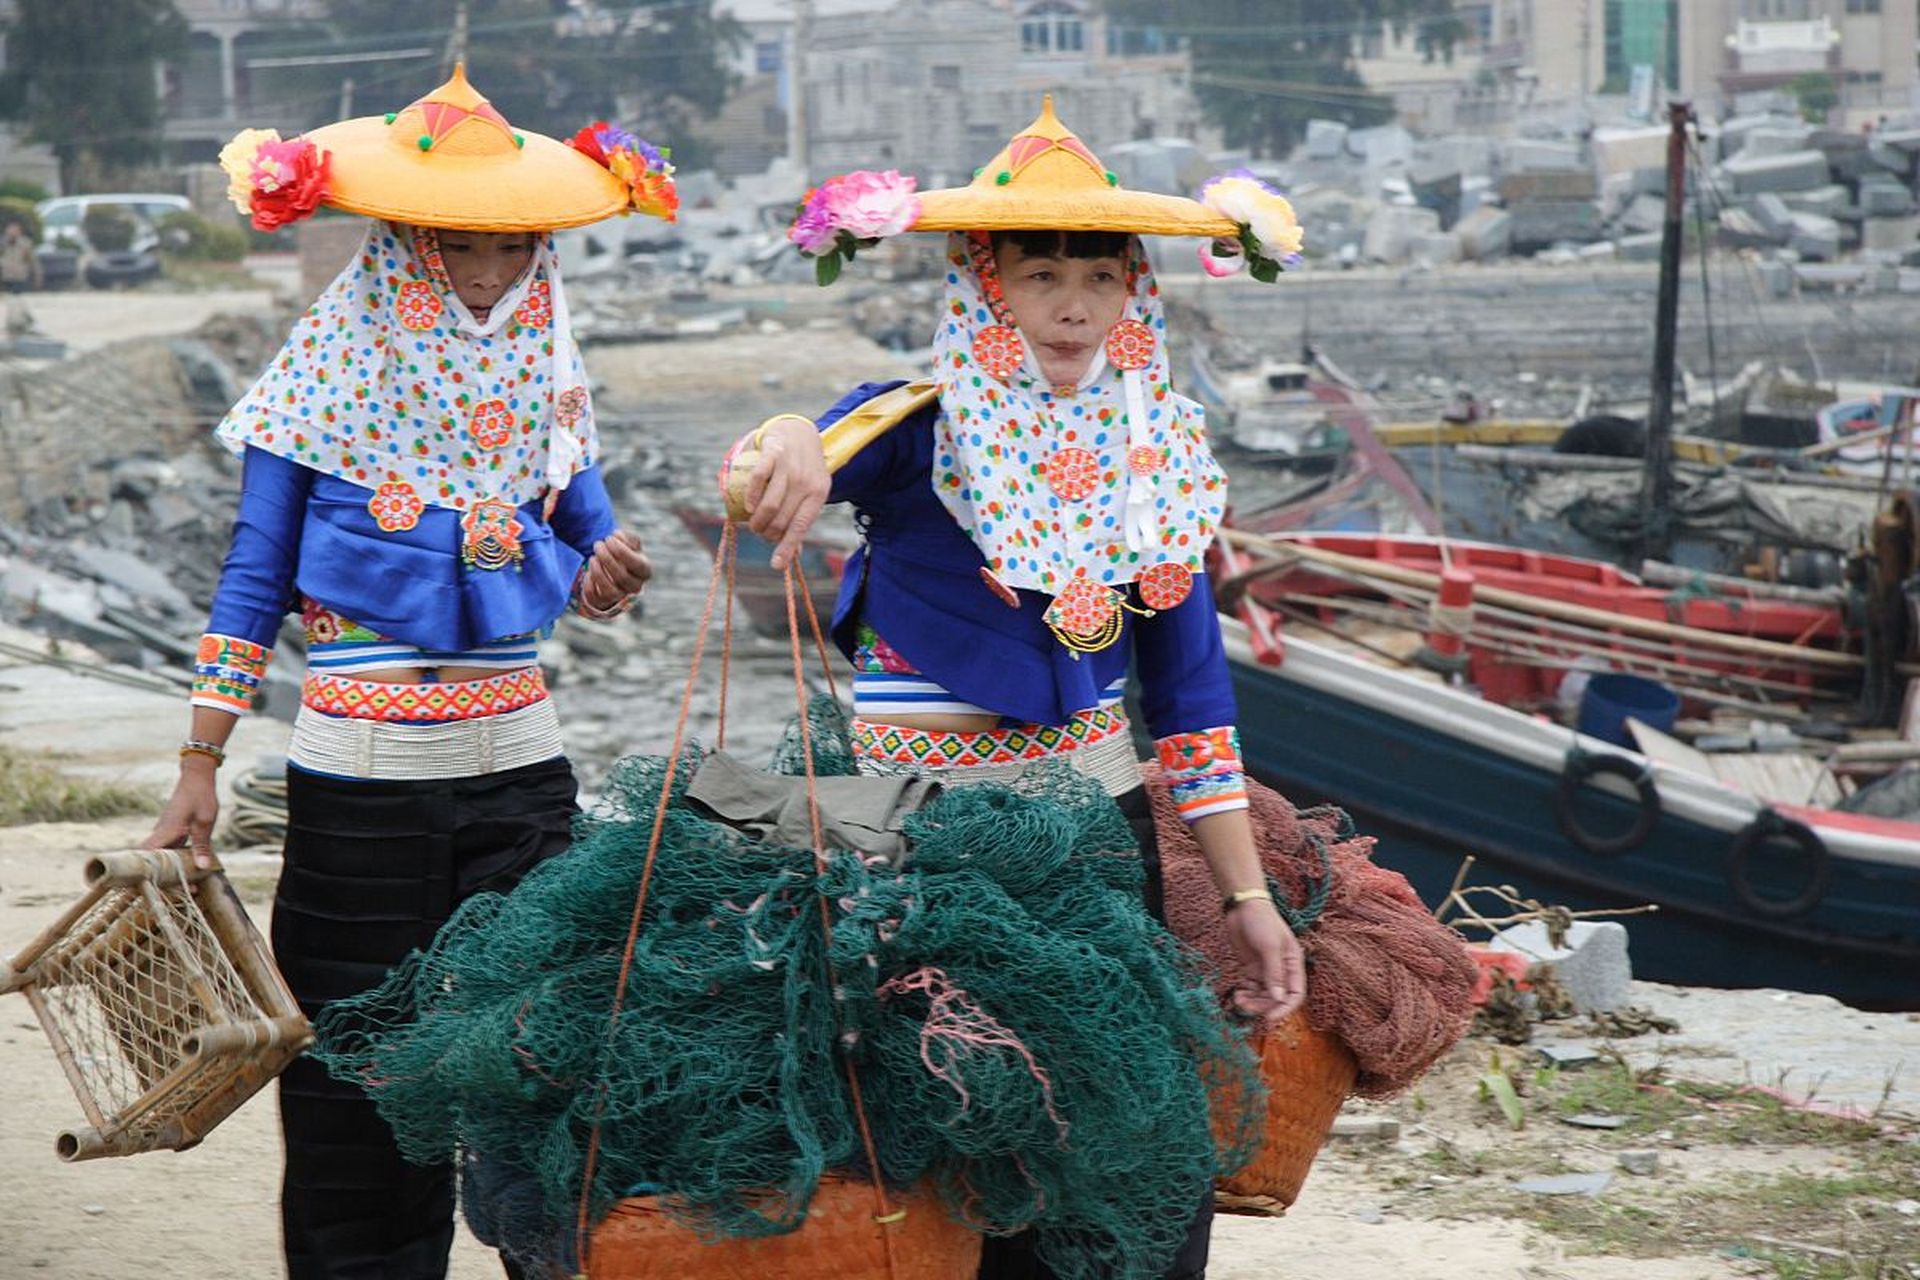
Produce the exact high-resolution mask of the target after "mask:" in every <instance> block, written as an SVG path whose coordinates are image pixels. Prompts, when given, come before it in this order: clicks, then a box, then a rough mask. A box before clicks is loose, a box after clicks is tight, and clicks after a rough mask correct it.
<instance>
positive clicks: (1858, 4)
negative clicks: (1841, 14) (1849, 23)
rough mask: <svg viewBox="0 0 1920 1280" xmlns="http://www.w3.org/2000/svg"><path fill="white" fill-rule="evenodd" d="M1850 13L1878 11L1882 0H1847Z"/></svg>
mask: <svg viewBox="0 0 1920 1280" xmlns="http://www.w3.org/2000/svg"><path fill="white" fill-rule="evenodd" d="M1847 12H1848V13H1878V12H1880V0H1847Z"/></svg>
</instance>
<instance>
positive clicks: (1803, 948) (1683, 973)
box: [1233, 661, 1920, 1009]
mask: <svg viewBox="0 0 1920 1280" xmlns="http://www.w3.org/2000/svg"><path fill="white" fill-rule="evenodd" d="M1284 670H1285V669H1284V667H1283V668H1281V669H1277V670H1276V669H1273V668H1266V667H1261V666H1257V665H1255V664H1253V663H1250V662H1244V661H1236V662H1235V663H1234V664H1233V671H1234V684H1235V691H1236V693H1237V695H1238V698H1239V702H1240V726H1241V734H1242V739H1243V748H1244V750H1245V752H1246V756H1247V763H1248V767H1249V769H1250V770H1251V771H1252V772H1253V773H1254V775H1255V776H1257V777H1258V778H1260V779H1261V780H1262V781H1264V782H1266V783H1267V784H1268V785H1269V786H1272V787H1274V788H1275V789H1276V790H1279V791H1281V792H1282V793H1283V794H1285V795H1286V796H1287V797H1288V798H1289V799H1291V800H1293V801H1295V802H1296V803H1313V802H1319V801H1330V802H1332V803H1335V804H1338V805H1340V806H1342V807H1343V808H1345V809H1347V810H1348V811H1349V812H1350V813H1351V814H1352V815H1353V816H1354V819H1355V821H1356V822H1357V823H1358V825H1359V827H1360V830H1362V831H1363V832H1365V833H1367V834H1369V835H1374V836H1377V837H1379V841H1380V843H1379V847H1378V850H1377V854H1376V857H1377V860H1378V861H1379V862H1380V863H1381V864H1382V865H1383V866H1388V867H1391V868H1393V869H1394V870H1396V871H1399V872H1400V873H1401V874H1403V875H1405V876H1406V877H1407V878H1408V879H1409V880H1411V881H1412V882H1413V885H1414V886H1415V888H1416V889H1417V890H1418V891H1419V892H1420V894H1421V896H1422V897H1423V898H1424V899H1426V900H1427V901H1428V902H1429V903H1430V904H1437V903H1438V902H1439V900H1440V899H1441V898H1442V897H1444V896H1445V894H1446V892H1447V890H1448V888H1449V886H1450V885H1451V884H1452V883H1453V879H1454V876H1455V875H1456V874H1457V873H1458V871H1459V869H1460V864H1461V860H1462V858H1463V857H1465V856H1466V855H1467V854H1473V855H1475V856H1476V857H1477V858H1478V859H1479V862H1478V863H1477V865H1476V867H1475V869H1474V875H1473V877H1472V878H1473V881H1474V882H1475V883H1499V884H1511V885H1513V886H1514V887H1515V888H1517V889H1518V890H1519V891H1520V892H1521V893H1522V894H1524V895H1526V896H1528V897H1533V898H1538V899H1540V900H1542V901H1546V902H1554V903H1562V904H1565V905H1567V906H1569V907H1572V908H1574V909H1576V910H1578V909H1586V908H1596V907H1624V906H1637V905H1639V904H1642V903H1649V902H1651V903H1658V904H1659V907H1660V910H1659V911H1658V912H1657V913H1655V914H1652V915H1643V916H1634V917H1631V918H1629V919H1628V921H1627V923H1628V927H1629V929H1630V930H1631V938H1632V942H1631V946H1632V956H1633V967H1634V972H1635V974H1636V976H1638V977H1642V978H1647V979H1652V980H1655V981H1662V982H1674V983H1683V984H1687V985H1697V986H1714V987H1780V988H1785V989H1788V990H1794V991H1815V992H1824V993H1826V994H1829V995H1832V996H1835V997H1837V998H1839V999H1841V1000H1844V1001H1846V1002H1847V1003H1849V1004H1854V1005H1858V1006H1861V1007H1863V1008H1886V1009H1914V1008H1920V868H1916V867H1913V866H1901V865H1890V864H1882V863H1873V862H1867V861H1864V860H1862V859H1857V858H1841V857H1837V856H1836V857H1833V858H1832V859H1831V862H1830V866H1831V874H1830V879H1829V881H1828V883H1827V886H1826V889H1825V892H1824V893H1823V894H1822V895H1821V896H1820V900H1819V902H1818V903H1817V904H1816V905H1814V906H1813V907H1812V908H1811V909H1809V910H1807V911H1806V912H1804V913H1802V914H1800V915H1798V916H1796V917H1795V918H1793V919H1789V920H1770V919H1763V918H1759V917H1757V916H1756V915H1755V914H1754V913H1753V912H1752V911H1751V910H1749V909H1747V908H1745V907H1743V906H1742V905H1741V903H1740V902H1739V901H1738V900H1737V898H1736V897H1735V895H1734V893H1733V891H1732V889H1731V887H1730V882H1729V870H1728V852H1729V848H1730V846H1731V844H1732V840H1733V835H1734V833H1732V832H1728V831H1722V830H1716V829H1714V828H1712V827H1710V826H1706V825H1703V824H1701V823H1698V822H1694V821H1690V820H1687V819H1684V818H1681V817H1677V816H1675V815H1673V814H1671V813H1664V814H1663V815H1662V816H1661V817H1660V819H1659V820H1658V822H1657V823H1656V824H1655V826H1654V829H1653V831H1652V834H1651V835H1650V836H1649V837H1648V839H1647V840H1646V842H1645V843H1644V844H1642V845H1640V846H1639V847H1637V848H1635V849H1633V850H1632V851H1630V852H1627V853H1624V854H1618V855H1614V856H1602V855H1596V854H1592V853H1588V852H1585V851H1583V850H1581V849H1579V848H1577V847H1576V846H1575V845H1574V844H1573V843H1572V842H1570V841H1569V840H1568V839H1567V838H1566V836H1565V835H1563V834H1562V832H1561V829H1560V825H1559V821H1558V819H1557V817H1556V812H1557V811H1556V807H1555V806H1556V800H1557V791H1558V788H1559V775H1558V774H1557V773H1553V772H1549V771H1547V770H1544V769H1541V768H1538V767H1534V766H1532V765H1529V764H1528V763H1527V762H1525V761H1524V760H1520V759H1514V758H1511V757H1508V756H1505V755H1502V754H1500V753H1498V752H1496V751H1492V750H1488V749H1486V748H1485V747H1482V746H1479V745H1477V744H1475V743H1473V742H1470V741H1467V740H1465V739H1464V738H1461V737H1456V736H1453V735H1449V734H1447V733H1445V732H1441V731H1437V730H1435V729H1433V728H1430V727H1428V726H1425V725H1421V724H1416V723H1410V722H1408V721H1405V720H1402V719H1399V718H1397V717H1395V716H1393V715H1391V714H1389V713H1387V712H1384V711H1381V710H1379V709H1377V708H1374V707H1369V706H1364V705H1360V704H1358V703H1356V702H1354V701H1351V700H1349V699H1347V698H1344V697H1341V696H1339V695H1338V694H1336V693H1333V692H1329V691H1325V690H1322V689H1318V688H1315V687H1313V686H1311V685H1309V684H1307V683H1304V682H1302V681H1299V680H1292V679H1288V678H1287V677H1286V675H1285V674H1284ZM1381 674H1382V677H1383V678H1393V677H1392V676H1390V675H1389V674H1388V673H1386V672H1382V673H1381ZM1577 806H1578V807H1577V809H1576V813H1575V816H1576V817H1577V818H1578V819H1579V821H1580V824H1581V826H1582V828H1583V829H1586V830H1589V831H1619V830H1622V829H1625V828H1626V827H1628V826H1630V825H1631V823H1632V819H1633V816H1634V814H1635V813H1636V811H1637V810H1636V806H1635V804H1634V802H1632V801H1630V800H1628V799H1626V798H1624V797H1615V796H1613V795H1610V794H1606V793H1603V792H1601V791H1598V790H1594V789H1587V790H1584V791H1582V792H1581V793H1580V798H1579V799H1578V801H1577ZM1805 869H1806V864H1805V863H1804V861H1802V862H1798V863H1796V862H1794V861H1793V860H1792V859H1790V858H1787V857H1785V856H1782V857H1781V858H1780V859H1779V860H1778V862H1777V863H1776V862H1772V861H1768V862H1766V863H1765V864H1764V865H1763V864H1762V862H1760V861H1756V862H1755V863H1754V864H1753V865H1752V868H1751V873H1752V874H1751V878H1750V880H1749V883H1750V884H1751V885H1752V886H1753V887H1754V889H1756V890H1757V891H1759V892H1760V893H1761V894H1762V895H1763V896H1765V897H1767V898H1771V899H1776V900H1777V899H1786V898H1791V897H1793V896H1794V895H1795V894H1796V893H1797V892H1798V891H1799V890H1800V889H1801V888H1803V887H1804V886H1805V883H1806V878H1805V875H1804V872H1805Z"/></svg>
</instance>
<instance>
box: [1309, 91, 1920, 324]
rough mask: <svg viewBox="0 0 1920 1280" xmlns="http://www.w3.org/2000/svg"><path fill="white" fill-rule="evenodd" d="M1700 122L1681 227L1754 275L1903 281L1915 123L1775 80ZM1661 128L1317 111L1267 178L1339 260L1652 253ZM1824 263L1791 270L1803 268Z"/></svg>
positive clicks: (1660, 192)
mask: <svg viewBox="0 0 1920 1280" xmlns="http://www.w3.org/2000/svg"><path fill="white" fill-rule="evenodd" d="M1739 108H1740V114H1736V115H1734V116H1732V117H1730V118H1728V119H1726V120H1724V121H1720V122H1718V123H1709V124H1707V125H1705V126H1704V127H1703V129H1702V131H1701V139H1700V142H1699V145H1698V147H1697V149H1696V150H1695V151H1694V152H1693V153H1692V154H1690V156H1689V162H1688V173H1687V182H1686V200H1687V208H1686V210H1685V211H1684V216H1683V225H1684V226H1685V228H1686V234H1687V236H1688V237H1689V240H1690V241H1697V240H1698V238H1699V236H1700V233H1701V231H1702V230H1703V229H1705V230H1706V231H1707V232H1708V234H1709V235H1710V237H1711V238H1712V240H1713V241H1714V242H1715V243H1717V244H1719V245H1721V246H1724V247H1728V248H1733V249H1752V250H1758V251H1761V252H1762V254H1763V256H1764V258H1765V261H1766V263H1767V264H1768V265H1769V267H1770V268H1771V270H1769V271H1768V272H1767V273H1766V278H1767V280H1768V283H1769V286H1770V287H1771V288H1773V289H1774V290H1775V291H1777V292H1781V293H1784V292H1786V291H1787V290H1788V289H1790V288H1791V287H1793V286H1794V285H1795V284H1796V283H1797V284H1799V285H1802V286H1806V285H1826V286H1835V285H1847V284H1856V285H1859V286H1860V287H1865V288H1877V289H1903V290H1920V272H1911V271H1910V272H1903V271H1902V270H1901V269H1902V268H1920V202H1916V183H1917V182H1920V122H1916V121H1915V120H1909V119H1904V118H1902V119H1888V120H1885V121H1882V122H1881V123H1880V124H1879V125H1877V126H1876V127H1875V128H1873V129H1872V130H1871V131H1869V132H1865V133H1858V134H1855V133H1843V132H1838V131H1834V130H1828V129H1821V128H1818V127H1816V126H1814V125H1811V124H1808V123H1807V122H1805V121H1804V120H1802V119H1801V118H1800V117H1799V115H1798V114H1796V113H1794V112H1793V110H1792V109H1791V100H1790V99H1786V98H1784V97H1783V96H1782V95H1779V94H1758V95H1752V96H1750V97H1748V98H1746V99H1743V100H1742V101H1741V102H1740V104H1739ZM1667 142H1668V128H1667V126H1666V125H1665V124H1621V125H1606V126H1601V127H1597V128H1590V129H1583V130H1580V131H1578V132H1572V131H1570V130H1569V131H1568V132H1566V133H1564V134H1562V135H1561V136H1554V137H1518V138H1506V139H1494V138H1488V137H1481V136H1473V135H1458V136H1451V137H1440V138H1427V139H1419V138H1415V137H1414V136H1413V135H1412V134H1411V133H1409V132H1408V131H1407V130H1406V129H1404V128H1402V127H1401V126H1399V125H1385V126H1381V127H1378V128H1372V129H1359V130H1350V129H1348V128H1347V127H1346V126H1345V125H1342V124H1339V123H1337V122H1334V121H1327V120H1316V121H1314V122H1312V123H1311V125H1310V126H1309V128H1308V130H1307V135H1306V140H1305V141H1304V142H1303V143H1302V144H1301V146H1300V147H1299V148H1298V149H1297V150H1296V152H1295V153H1294V155H1293V156H1292V157H1291V158H1290V159H1289V161H1288V162H1287V165H1286V166H1285V169H1284V172H1283V173H1281V174H1279V175H1277V176H1279V177H1280V178H1281V179H1282V180H1283V181H1284V182H1286V184H1287V186H1288V188H1289V189H1290V190H1291V191H1292V192H1293V193H1294V195H1295V203H1296V204H1297V205H1298V206H1300V209H1301V215H1302V217H1303V219H1304V220H1305V221H1307V222H1308V224H1309V225H1310V226H1312V227H1313V228H1314V230H1315V235H1314V237H1313V238H1314V240H1315V241H1316V242H1317V243H1318V244H1319V245H1320V246H1321V247H1322V251H1323V252H1324V253H1326V254H1327V255H1328V256H1329V257H1331V258H1332V259H1333V260H1334V261H1336V262H1337V263H1339V264H1340V265H1355V264H1359V263H1362V262H1370V263H1387V264H1399V263H1408V262H1412V263H1423V264H1427V265H1434V266H1437V265H1441V264H1444V263H1450V262H1456V261H1462V260H1467V261H1473V260H1486V259H1495V258H1504V257H1508V256H1535V257H1538V258H1541V259H1543V260H1545V261H1549V262H1562V263H1566V262H1585V261H1598V260H1606V259H1621V260H1627V261H1652V260H1656V259H1657V258H1658V256H1659V252H1660V240H1661V229H1662V226H1663V224H1664V222H1665V220H1666V215H1667V208H1666V186H1667V179H1666V152H1667ZM1842 259H1851V261H1850V262H1848V263H1846V264H1845V265H1844V266H1837V265H1823V266H1817V267H1816V269H1812V270H1796V268H1798V267H1801V266H1806V265H1809V264H1840V263H1841V260H1842Z"/></svg>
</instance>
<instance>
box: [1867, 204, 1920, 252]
mask: <svg viewBox="0 0 1920 1280" xmlns="http://www.w3.org/2000/svg"><path fill="white" fill-rule="evenodd" d="M1916 240H1920V214H1912V213H1909V214H1905V215H1903V216H1901V217H1898V218H1868V219H1867V220H1866V221H1865V222H1863V223H1861V224H1860V248H1861V249H1862V251H1864V252H1870V253H1895V254H1904V253H1906V252H1907V251H1908V250H1909V249H1912V248H1913V247H1914V242H1915V241H1916Z"/></svg>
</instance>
